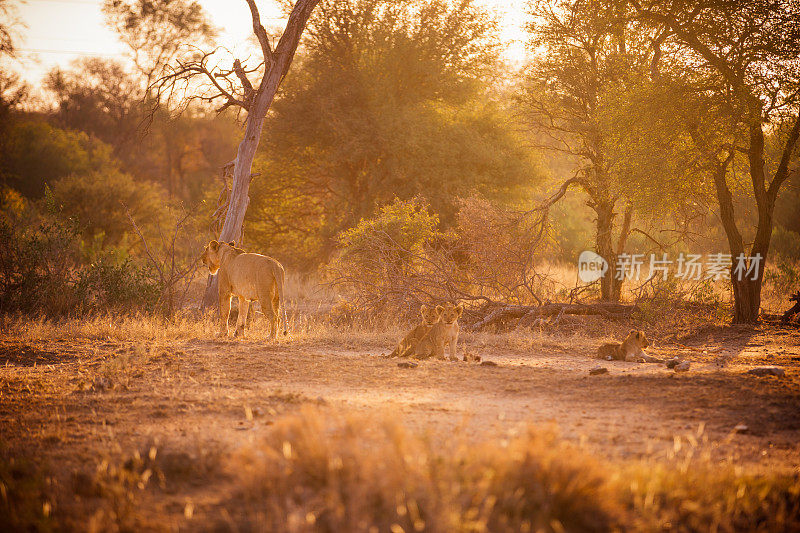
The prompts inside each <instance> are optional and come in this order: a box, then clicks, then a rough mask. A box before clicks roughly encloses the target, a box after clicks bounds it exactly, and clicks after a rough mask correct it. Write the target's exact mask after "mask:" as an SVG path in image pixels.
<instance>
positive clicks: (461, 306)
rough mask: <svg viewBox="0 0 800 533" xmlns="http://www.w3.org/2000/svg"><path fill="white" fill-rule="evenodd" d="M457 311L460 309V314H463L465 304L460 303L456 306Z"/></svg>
mask: <svg viewBox="0 0 800 533" xmlns="http://www.w3.org/2000/svg"><path fill="white" fill-rule="evenodd" d="M456 311H458V316H461V313H463V312H464V304H458V305H457V306H456Z"/></svg>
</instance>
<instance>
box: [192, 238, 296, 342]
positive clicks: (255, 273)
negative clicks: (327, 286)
mask: <svg viewBox="0 0 800 533" xmlns="http://www.w3.org/2000/svg"><path fill="white" fill-rule="evenodd" d="M202 259H203V263H204V264H205V265H206V266H207V267H208V270H209V272H211V274H212V275H213V274H216V273H217V272H219V316H220V320H221V324H220V334H221V335H223V336H227V335H228V334H229V330H228V315H229V314H230V311H231V298H232V297H233V296H237V297H238V298H239V317H238V318H237V320H236V330H235V331H234V336H236V335H240V334H241V335H244V325H245V323H246V322H247V311H248V310H249V308H250V302H252V301H253V300H258V302H259V303H260V304H261V310H262V311H263V312H264V314H265V315H267V316H268V317H269V324H270V338H271V339H273V340H274V339H275V337H276V335H277V334H278V318H279V316H280V313H279V311H280V307H281V305H283V334H284V335H286V327H287V320H286V302H284V299H283V298H284V297H283V286H284V278H285V273H284V270H283V266H282V265H281V264H280V263H279V262H277V261H276V260H275V259H273V258H271V257H267V256H266V255H261V254H252V253H247V252H245V251H244V250H242V249H241V248H236V245H235V243H234V242H233V241H231V242H229V243H227V242H217V241H211V242H210V243H208V244H207V245H206V247H205V249H204V250H203V255H202Z"/></svg>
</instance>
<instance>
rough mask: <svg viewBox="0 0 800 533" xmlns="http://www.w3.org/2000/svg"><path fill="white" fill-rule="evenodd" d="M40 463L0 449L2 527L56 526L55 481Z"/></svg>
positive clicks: (38, 527)
mask: <svg viewBox="0 0 800 533" xmlns="http://www.w3.org/2000/svg"><path fill="white" fill-rule="evenodd" d="M37 463H38V462H36V461H33V460H32V459H31V458H28V457H22V456H21V455H20V454H9V453H8V451H7V450H4V449H3V450H0V530H2V531H48V530H51V529H53V517H52V512H53V510H54V509H53V502H54V500H55V498H54V496H53V488H52V486H51V481H52V480H51V479H50V478H48V477H46V473H45V471H44V470H43V469H42V468H41V467H39V466H37Z"/></svg>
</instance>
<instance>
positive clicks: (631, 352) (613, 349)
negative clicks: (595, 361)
mask: <svg viewBox="0 0 800 533" xmlns="http://www.w3.org/2000/svg"><path fill="white" fill-rule="evenodd" d="M648 346H650V343H649V342H648V341H647V337H646V336H645V334H644V331H636V330H635V329H632V330H631V332H630V333H628V336H627V337H625V340H624V341H622V344H619V343H616V342H610V343H606V344H603V345H602V346H600V348H598V349H597V357H598V358H600V359H606V360H608V361H611V360H617V361H639V362H646V363H663V362H664V360H663V359H659V358H658V357H652V356H650V355H647V354H646V353H644V350H643V348H647V347H648Z"/></svg>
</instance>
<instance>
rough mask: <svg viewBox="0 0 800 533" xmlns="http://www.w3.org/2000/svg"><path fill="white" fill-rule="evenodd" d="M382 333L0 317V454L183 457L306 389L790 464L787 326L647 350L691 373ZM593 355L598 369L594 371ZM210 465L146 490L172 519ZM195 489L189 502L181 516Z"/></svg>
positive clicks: (797, 403) (597, 438) (524, 342)
mask: <svg viewBox="0 0 800 533" xmlns="http://www.w3.org/2000/svg"><path fill="white" fill-rule="evenodd" d="M254 327H260V326H258V325H256V326H254ZM392 338H393V336H392V335H391V334H386V335H383V336H381V335H377V336H375V335H372V336H363V338H362V337H359V336H358V335H356V336H355V337H353V338H352V339H350V340H347V338H346V335H342V336H337V338H334V339H325V338H323V337H321V336H320V337H308V336H306V337H303V338H300V339H298V338H293V337H292V336H291V335H290V337H289V338H284V339H279V340H278V342H276V343H271V342H269V341H268V340H263V339H251V340H249V339H243V340H220V339H215V338H214V337H213V336H212V335H211V334H210V333H209V335H207V336H198V337H195V338H182V339H176V340H174V341H166V342H165V341H158V342H148V341H138V340H135V339H123V340H120V339H114V338H105V339H102V338H101V339H98V338H96V337H93V336H83V337H82V336H80V335H75V334H58V333H54V334H53V337H52V338H32V337H30V336H26V335H21V334H17V333H14V332H6V333H5V334H3V336H2V338H0V441H2V447H3V449H4V450H5V451H6V453H10V454H11V455H14V454H22V453H24V454H25V456H26V457H35V458H36V459H35V460H36V461H37V462H40V463H41V464H46V465H47V467H48V468H49V469H50V470H51V471H53V472H55V476H56V478H57V479H60V480H61V483H62V485H63V486H65V487H70V486H72V485H71V484H73V485H74V484H75V483H76V481H75V480H76V479H80V475H81V472H91V471H92V470H93V469H94V468H96V466H97V465H98V464H99V463H100V462H101V461H103V460H106V461H108V460H113V459H114V458H124V457H129V456H130V455H131V454H132V453H134V452H135V451H138V450H145V451H146V450H147V449H148V448H149V447H151V446H157V447H158V448H159V449H160V450H163V453H168V454H172V455H173V456H175V457H188V458H191V460H192V461H202V460H204V458H206V459H207V458H208V457H210V456H212V455H222V454H226V453H230V452H231V451H233V450H236V449H237V448H238V447H240V446H243V445H246V444H247V443H250V442H252V441H253V440H254V439H255V438H256V437H257V436H258V435H259V434H260V433H262V432H265V431H269V427H270V425H271V424H272V423H273V422H274V421H275V420H276V419H277V418H278V417H280V416H282V415H284V414H286V413H291V412H293V411H295V410H297V409H298V407H299V406H301V405H304V404H313V405H317V406H319V407H320V408H321V409H323V410H328V409H330V410H336V411H343V410H353V411H358V412H362V411H363V412H381V413H391V414H392V416H395V414H396V416H397V417H398V418H401V419H402V420H404V421H405V423H406V424H407V425H408V426H410V427H411V428H412V429H414V430H415V431H419V432H422V433H427V434H430V435H431V437H432V438H434V439H435V438H437V436H444V435H448V434H450V433H451V432H453V431H454V430H458V431H461V432H464V433H465V434H467V435H468V436H469V438H474V439H486V438H503V437H504V436H508V435H513V434H515V433H516V432H519V431H520V429H521V428H524V427H525V426H526V425H529V424H533V425H550V424H556V425H557V426H558V428H559V429H560V431H561V433H562V435H563V436H564V437H565V438H567V439H569V440H572V441H575V442H578V443H581V444H582V445H583V446H586V447H587V448H588V449H590V450H591V451H592V453H594V454H596V455H597V456H599V457H604V458H608V459H609V460H615V459H620V458H621V459H628V458H636V457H642V456H647V455H654V454H659V453H663V451H664V450H665V449H670V448H674V447H675V446H679V445H680V442H681V439H684V440H685V439H687V438H688V439H690V440H691V439H698V440H701V441H702V442H703V443H704V444H703V446H705V447H706V448H707V449H709V450H711V453H712V454H714V455H715V456H719V457H727V458H731V459H733V460H734V461H736V462H738V463H739V464H741V465H742V466H744V467H746V468H748V469H752V470H753V471H760V470H769V471H773V472H774V471H786V472H795V473H797V472H800V446H798V442H800V330H798V329H797V328H796V327H795V328H789V327H780V326H778V325H774V324H773V325H761V326H757V327H742V328H734V327H725V326H708V327H706V328H700V329H696V330H694V331H692V332H691V333H689V334H683V335H677V334H676V335H671V336H666V337H665V339H664V340H662V341H660V342H656V343H654V346H653V347H652V348H651V349H650V350H648V351H649V353H651V354H653V355H658V356H664V357H673V356H678V357H681V358H683V359H686V360H688V361H690V362H691V368H690V370H689V371H688V372H683V373H676V372H674V371H672V370H669V369H667V368H666V367H664V366H663V365H657V364H639V363H626V362H617V361H613V362H607V361H600V360H597V359H594V358H593V354H594V352H595V350H596V347H597V345H598V344H599V341H598V339H596V338H591V337H588V338H587V337H577V336H566V335H544V336H542V335H539V336H532V335H530V334H528V333H525V332H521V333H514V334H513V335H488V334H464V335H462V342H461V346H460V348H459V352H461V353H463V352H462V350H466V351H467V352H469V353H473V354H478V355H480V356H481V357H482V358H483V360H484V361H492V362H494V363H496V366H489V365H479V364H476V363H466V362H462V361H459V362H444V361H421V362H420V363H419V366H418V367H416V368H401V367H399V366H398V360H397V359H389V358H385V357H382V353H388V352H389V351H391V348H392V346H391V340H390V339H392ZM756 365H778V366H781V367H783V368H784V369H785V370H786V375H785V377H773V376H768V377H757V376H754V375H750V374H747V370H748V369H750V368H752V367H753V366H756ZM597 366H602V367H605V368H607V370H608V372H607V373H605V374H600V375H590V373H589V371H590V369H592V368H594V367H597ZM737 426H739V427H738V429H737ZM215 476H216V474H214V473H209V479H208V482H207V483H204V484H199V485H198V484H197V483H192V484H188V485H187V486H183V487H181V488H180V489H179V490H177V491H176V492H175V493H173V494H166V495H158V496H157V497H156V496H153V499H154V501H153V505H154V508H156V509H160V510H161V511H162V512H163V513H164V514H165V516H166V517H168V520H167V523H173V524H177V525H185V524H186V523H187V522H186V520H187V516H192V515H193V516H194V519H195V520H197V519H198V516H199V517H202V516H204V514H205V513H208V514H213V510H214V508H215V506H216V505H218V504H219V503H220V502H221V501H222V500H223V498H224V492H225V489H224V487H225V477H224V476H221V475H220V476H217V477H215ZM220 487H222V488H220ZM75 490H76V492H77V493H79V492H80V491H79V490H78V489H75ZM187 501H191V502H193V503H192V507H193V509H195V511H194V512H193V513H188V515H187V513H186V505H187V503H186V502H187Z"/></svg>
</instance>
